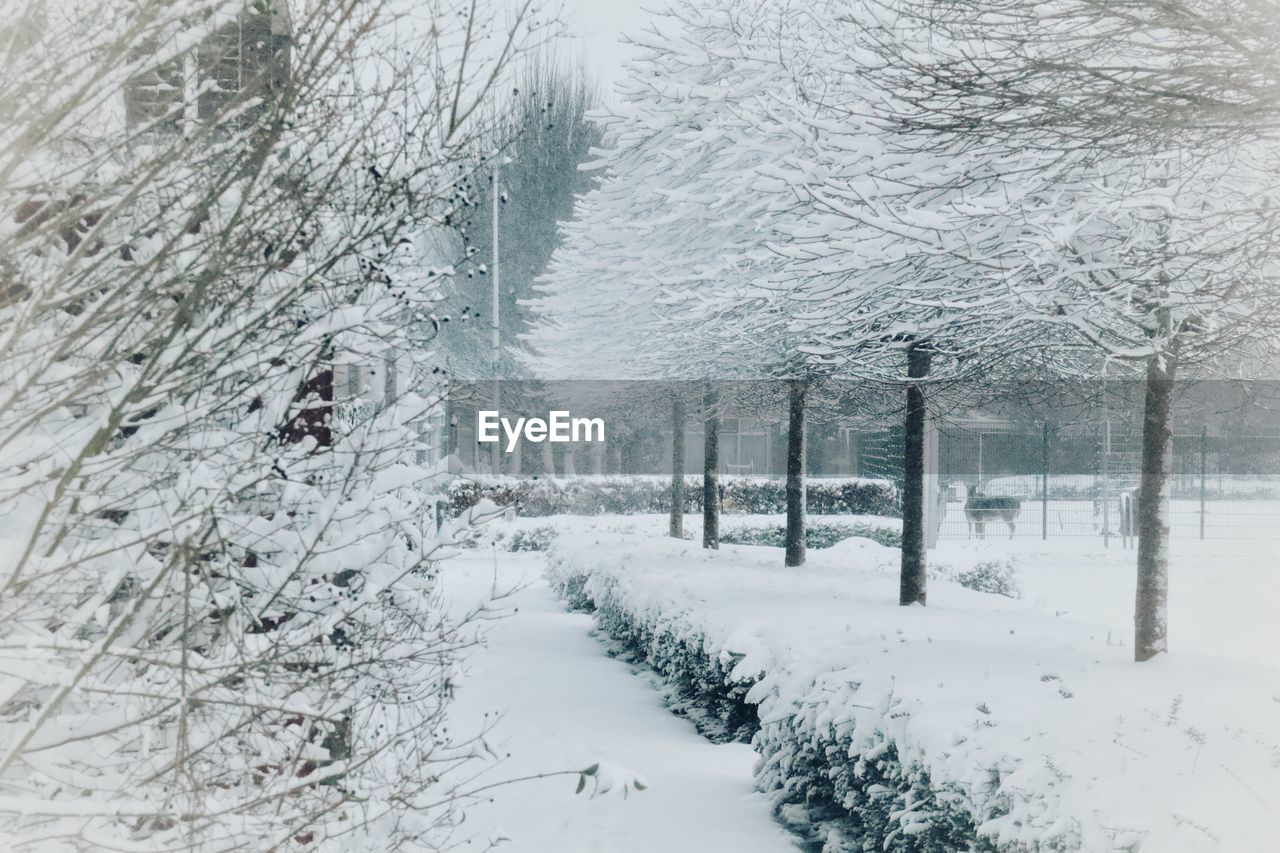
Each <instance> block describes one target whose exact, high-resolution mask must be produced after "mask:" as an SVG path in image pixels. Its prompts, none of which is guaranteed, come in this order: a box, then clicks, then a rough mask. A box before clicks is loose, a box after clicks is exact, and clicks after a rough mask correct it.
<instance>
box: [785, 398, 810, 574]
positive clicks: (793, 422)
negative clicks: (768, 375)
mask: <svg viewBox="0 0 1280 853" xmlns="http://www.w3.org/2000/svg"><path fill="white" fill-rule="evenodd" d="M790 385H791V389H790V392H791V393H790V398H789V401H788V419H787V535H786V539H785V543H784V544H785V545H786V550H787V554H786V559H785V561H784V562H785V563H786V565H788V566H800V565H803V564H804V509H805V507H804V470H805V465H804V463H805V459H804V453H805V446H804V444H805V442H804V438H805V429H804V398H805V394H806V393H807V392H808V390H809V387H808V383H807V382H806V381H805V380H803V379H793V380H791V383H790Z"/></svg>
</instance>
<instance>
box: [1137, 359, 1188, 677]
mask: <svg viewBox="0 0 1280 853" xmlns="http://www.w3.org/2000/svg"><path fill="white" fill-rule="evenodd" d="M1176 367H1177V366H1176V364H1175V362H1174V358H1173V356H1171V355H1165V356H1164V357H1163V359H1161V358H1159V357H1155V356H1153V357H1152V358H1151V359H1150V360H1149V361H1148V362H1147V382H1146V401H1145V403H1144V405H1143V414H1142V479H1141V481H1140V482H1141V485H1140V486H1139V488H1138V506H1137V528H1138V589H1137V598H1136V601H1135V603H1134V620H1133V623H1134V642H1133V657H1134V660H1137V661H1145V660H1150V659H1151V658H1153V657H1155V656H1156V655H1158V654H1161V653H1163V652H1167V651H1168V650H1169V626H1168V618H1167V617H1168V613H1167V611H1168V603H1169V518H1168V507H1169V487H1170V483H1169V471H1170V467H1171V466H1170V462H1171V457H1172V455H1173V435H1172V431H1171V424H1170V420H1171V414H1172V409H1173V389H1174V372H1175V370H1176Z"/></svg>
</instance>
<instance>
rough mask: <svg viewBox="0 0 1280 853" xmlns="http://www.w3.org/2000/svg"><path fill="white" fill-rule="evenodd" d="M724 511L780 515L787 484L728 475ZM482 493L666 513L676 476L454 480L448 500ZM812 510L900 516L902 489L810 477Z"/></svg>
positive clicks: (692, 482)
mask: <svg viewBox="0 0 1280 853" xmlns="http://www.w3.org/2000/svg"><path fill="white" fill-rule="evenodd" d="M720 483H721V490H722V501H723V507H724V511H725V512H732V513H752V514H762V515H763V514H775V513H781V512H784V511H785V510H786V503H787V497H786V483H785V482H783V481H782V480H767V479H764V478H758V477H724V478H722V479H721V481H720ZM684 493H685V512H699V511H701V509H702V480H701V479H700V478H696V477H688V478H686V481H685V490H684ZM481 498H489V499H491V500H493V501H494V502H495V503H497V504H499V505H504V506H509V505H513V504H514V505H515V506H517V507H518V508H519V511H520V514H521V515H524V516H546V515H601V514H606V513H612V514H618V515H635V514H641V513H659V512H667V511H668V509H669V508H670V500H671V480H670V479H669V478H665V477H656V476H604V477H588V476H584V477H568V478H561V479H546V480H538V479H530V480H520V479H514V478H500V479H497V478H481V479H478V480H461V479H459V480H455V481H454V482H453V483H451V484H450V487H449V505H450V507H451V508H452V510H453V512H455V513H458V512H461V511H462V510H464V509H467V508H468V507H470V506H473V505H474V504H475V503H476V502H477V501H478V500H480V499H481ZM806 500H807V502H808V508H809V512H812V513H817V514H822V515H883V516H896V515H898V514H899V510H898V491H897V488H896V487H895V486H894V484H893V483H891V482H889V481H888V480H861V479H846V478H838V479H837V478H831V479H822V480H810V481H809V483H808V486H807V491H806Z"/></svg>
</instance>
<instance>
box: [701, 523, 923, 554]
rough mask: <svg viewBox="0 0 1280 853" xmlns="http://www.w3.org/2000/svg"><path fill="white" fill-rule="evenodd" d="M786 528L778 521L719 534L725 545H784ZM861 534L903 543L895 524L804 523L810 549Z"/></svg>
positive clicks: (898, 543) (881, 542) (880, 539)
mask: <svg viewBox="0 0 1280 853" xmlns="http://www.w3.org/2000/svg"><path fill="white" fill-rule="evenodd" d="M786 535H787V528H786V527H784V526H783V525H781V524H774V525H769V526H743V527H731V528H729V529H727V530H724V531H722V532H721V533H720V542H721V543H722V544H725V545H769V546H772V547H774V548H782V547H784V545H785V544H786ZM854 537H861V538H863V539H870V540H871V541H873V542H879V543H880V544H881V545H892V546H895V547H896V546H899V545H901V544H902V528H901V527H899V526H898V525H896V524H892V525H880V524H868V523H866V522H858V523H854V524H827V523H823V522H818V523H810V524H808V525H806V526H805V529H804V538H805V545H806V546H807V547H809V548H830V547H831V546H832V545H835V544H836V543H837V542H842V541H844V540H845V539H852V538H854Z"/></svg>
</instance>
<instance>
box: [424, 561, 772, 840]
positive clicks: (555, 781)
mask: <svg viewBox="0 0 1280 853" xmlns="http://www.w3.org/2000/svg"><path fill="white" fill-rule="evenodd" d="M497 556H498V557H499V559H497V560H495V555H494V554H493V553H492V552H491V551H489V552H480V553H475V554H468V555H465V556H462V557H458V558H456V559H453V560H450V561H448V562H447V563H445V564H444V584H445V595H446V598H447V599H449V600H450V601H451V603H452V606H455V607H466V606H468V605H470V604H473V603H475V602H478V601H481V600H483V599H485V598H486V597H487V596H488V595H489V591H490V589H491V588H492V587H493V586H494V584H495V578H496V585H497V587H498V588H499V589H509V588H511V587H514V586H518V585H520V584H521V583H527V586H525V587H524V588H523V589H521V590H520V591H519V592H517V593H515V595H514V596H512V598H511V599H509V601H508V604H510V605H511V606H512V607H513V608H514V612H511V613H509V615H508V616H507V618H504V619H499V620H497V621H493V622H490V623H488V625H487V627H486V628H485V630H484V635H485V638H486V641H485V645H484V646H483V647H482V648H479V649H476V650H474V651H473V652H472V653H470V655H469V657H468V658H467V661H466V672H465V675H464V677H463V678H462V679H461V680H460V685H459V689H458V692H457V700H456V702H455V704H454V705H453V706H452V709H451V713H450V719H451V723H452V726H453V727H454V728H455V729H460V730H462V731H467V730H474V729H475V728H477V727H478V726H479V725H481V723H482V722H483V721H484V720H486V719H487V718H486V716H485V715H486V714H489V715H494V714H498V715H501V719H500V720H499V721H498V722H497V724H496V726H495V728H494V729H493V731H492V733H491V735H490V736H489V737H488V743H489V746H490V747H491V748H492V749H493V751H494V752H495V753H497V754H498V755H501V756H505V757H504V758H503V760H502V761H501V762H500V763H498V764H497V765H496V766H494V767H492V768H491V769H490V770H489V771H488V773H487V774H486V778H485V780H483V781H482V782H481V783H480V784H484V783H485V782H486V781H499V780H502V779H512V778H518V777H523V776H529V775H533V774H539V773H549V772H556V771H565V770H575V769H582V768H585V767H587V766H589V765H591V764H595V763H597V762H603V765H602V766H603V767H605V768H612V769H611V775H613V777H614V779H613V780H612V781H615V782H617V781H619V780H625V777H626V776H627V771H631V772H633V773H635V774H637V775H638V776H640V777H642V779H643V783H644V784H646V785H647V787H646V788H645V790H643V791H635V790H631V791H629V792H628V794H627V796H626V797H623V796H621V795H620V793H619V792H618V791H617V790H615V791H614V792H611V793H609V794H605V795H601V796H596V797H594V798H589V797H588V796H587V793H588V792H590V790H591V786H590V785H588V787H587V789H586V791H584V792H583V793H582V794H575V793H574V789H575V787H576V785H577V778H576V777H574V776H555V777H551V778H548V779H541V780H537V781H526V782H518V783H514V784H511V785H505V786H500V787H497V788H494V789H493V790H492V791H490V792H488V795H489V797H490V798H491V799H490V801H489V802H482V803H478V804H474V805H472V806H470V807H469V808H468V810H467V815H468V817H467V821H466V823H465V824H464V825H463V826H462V829H461V836H464V837H467V838H469V839H470V840H469V841H468V842H466V843H464V844H462V845H461V848H460V849H462V850H487V849H490V844H491V843H492V842H500V843H498V844H497V849H498V850H499V851H508V850H509V851H512V853H686V851H687V853H693V851H699V853H789V851H794V850H795V846H794V843H793V841H792V837H791V836H790V835H789V834H788V833H787V832H785V831H784V830H783V829H782V828H781V827H780V826H779V825H778V824H776V823H775V822H774V821H773V820H772V818H771V817H770V809H769V804H768V802H767V800H766V799H765V797H764V796H763V795H762V794H758V793H755V792H754V783H753V779H752V765H753V762H754V760H755V755H754V753H753V752H752V750H751V747H749V746H747V745H745V744H724V745H715V744H712V743H710V742H709V741H707V740H705V739H703V738H702V737H700V736H699V735H698V734H697V733H696V732H695V731H694V728H693V726H692V724H690V723H688V722H686V721H684V720H682V719H679V718H677V717H675V716H673V715H672V714H670V713H669V712H668V711H667V710H666V709H665V708H664V707H663V705H662V701H661V699H660V698H659V696H658V694H657V693H656V692H655V691H654V690H653V689H652V688H651V687H650V686H649V684H648V683H647V682H646V681H645V680H644V679H643V678H640V677H637V676H636V675H635V674H633V673H632V671H631V669H630V668H629V667H628V666H627V665H626V664H624V663H622V662H620V661H617V660H613V659H611V658H609V657H607V656H606V654H605V653H604V650H603V647H602V646H601V645H600V643H599V642H597V641H596V640H595V639H593V638H592V636H591V627H592V623H591V619H590V617H588V616H585V615H582V614H576V613H569V612H567V611H566V610H565V609H564V605H563V604H562V603H561V602H560V601H559V600H558V599H556V598H555V596H554V595H553V594H552V593H551V591H550V590H549V589H548V588H547V586H546V583H545V582H544V581H543V580H542V577H541V575H542V569H543V562H544V559H543V555H541V554H510V553H500V554H498V555H497ZM495 573H496V574H495ZM503 839H506V840H503Z"/></svg>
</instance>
